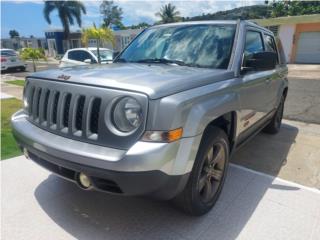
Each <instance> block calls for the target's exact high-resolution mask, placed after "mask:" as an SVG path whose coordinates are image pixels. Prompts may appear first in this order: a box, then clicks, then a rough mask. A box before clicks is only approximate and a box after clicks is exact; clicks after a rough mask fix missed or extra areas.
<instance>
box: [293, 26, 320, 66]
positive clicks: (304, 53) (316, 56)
mask: <svg viewBox="0 0 320 240" xmlns="http://www.w3.org/2000/svg"><path fill="white" fill-rule="evenodd" d="M296 63H320V32H302V33H301V34H300V37H299V40H298V48H297V54H296Z"/></svg>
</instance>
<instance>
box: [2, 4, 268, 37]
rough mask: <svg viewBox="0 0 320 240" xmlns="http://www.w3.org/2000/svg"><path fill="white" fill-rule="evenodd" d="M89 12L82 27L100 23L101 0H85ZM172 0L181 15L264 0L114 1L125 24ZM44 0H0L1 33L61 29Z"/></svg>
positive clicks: (149, 16) (149, 17)
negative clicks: (46, 11) (47, 16)
mask: <svg viewBox="0 0 320 240" xmlns="http://www.w3.org/2000/svg"><path fill="white" fill-rule="evenodd" d="M83 2H84V4H85V6H86V9H87V14H86V15H83V17H82V27H89V26H92V25H93V23H95V24H96V25H97V26H98V25H100V24H101V22H102V17H101V16H100V14H99V5H100V4H101V1H83ZM169 2H170V3H172V4H174V5H175V6H176V7H177V10H178V11H179V12H180V13H181V16H184V17H187V16H188V17H192V16H196V15H201V14H203V13H204V14H206V13H214V12H217V11H223V10H229V9H233V8H236V7H242V6H248V5H254V4H263V3H264V1H263V0H252V1H251V0H247V1H244V0H242V1H235V0H233V1H232V0H231V1H230V0H229V1H222V0H209V1H204V0H192V1H190V0H187V1H186V0H173V1H155V0H145V1H136V0H115V1H114V3H115V4H116V5H118V6H119V7H121V8H122V10H123V20H122V22H123V24H124V25H126V26H128V25H132V24H138V23H140V22H147V23H150V24H152V23H154V22H155V21H158V20H159V18H158V17H156V16H155V13H156V12H158V11H159V9H160V7H161V6H162V5H164V4H167V3H169ZM43 5H44V3H43V1H22V0H21V1H13V0H11V1H5V0H1V37H2V38H7V37H9V31H10V30H12V29H15V30H17V31H18V32H19V34H20V36H25V37H29V36H30V35H33V36H35V37H44V31H46V30H49V29H61V28H62V27H61V23H60V21H59V18H58V14H57V12H56V11H54V12H52V13H51V15H50V16H51V21H52V23H51V25H49V24H48V23H47V22H46V21H45V19H44V17H43ZM71 29H72V30H78V29H79V27H77V26H74V27H71Z"/></svg>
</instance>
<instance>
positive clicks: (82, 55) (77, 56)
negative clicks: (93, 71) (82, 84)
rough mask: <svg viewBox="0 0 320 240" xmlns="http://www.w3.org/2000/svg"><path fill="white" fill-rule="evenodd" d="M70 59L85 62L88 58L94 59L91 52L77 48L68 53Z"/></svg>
mask: <svg viewBox="0 0 320 240" xmlns="http://www.w3.org/2000/svg"><path fill="white" fill-rule="evenodd" d="M68 59H70V60H75V61H80V62H84V60H86V59H91V60H93V58H92V56H91V54H90V53H88V52H86V51H82V50H75V51H70V52H69V53H68Z"/></svg>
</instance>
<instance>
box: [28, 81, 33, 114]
mask: <svg viewBox="0 0 320 240" xmlns="http://www.w3.org/2000/svg"><path fill="white" fill-rule="evenodd" d="M34 91H35V87H30V91H29V93H28V112H29V114H30V116H31V115H32V108H33V104H32V103H33V95H34Z"/></svg>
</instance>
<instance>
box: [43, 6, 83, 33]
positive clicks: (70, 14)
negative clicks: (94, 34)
mask: <svg viewBox="0 0 320 240" xmlns="http://www.w3.org/2000/svg"><path fill="white" fill-rule="evenodd" d="M54 10H57V11H58V15H59V18H60V21H61V23H62V26H63V29H64V33H65V38H66V39H67V38H68V36H69V33H70V25H74V19H75V20H76V21H77V23H78V25H79V27H81V13H84V14H86V8H85V6H84V5H83V3H82V2H80V1H45V3H44V9H43V14H44V18H45V19H46V21H47V22H48V23H49V24H51V19H50V13H51V12H52V11H54Z"/></svg>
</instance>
